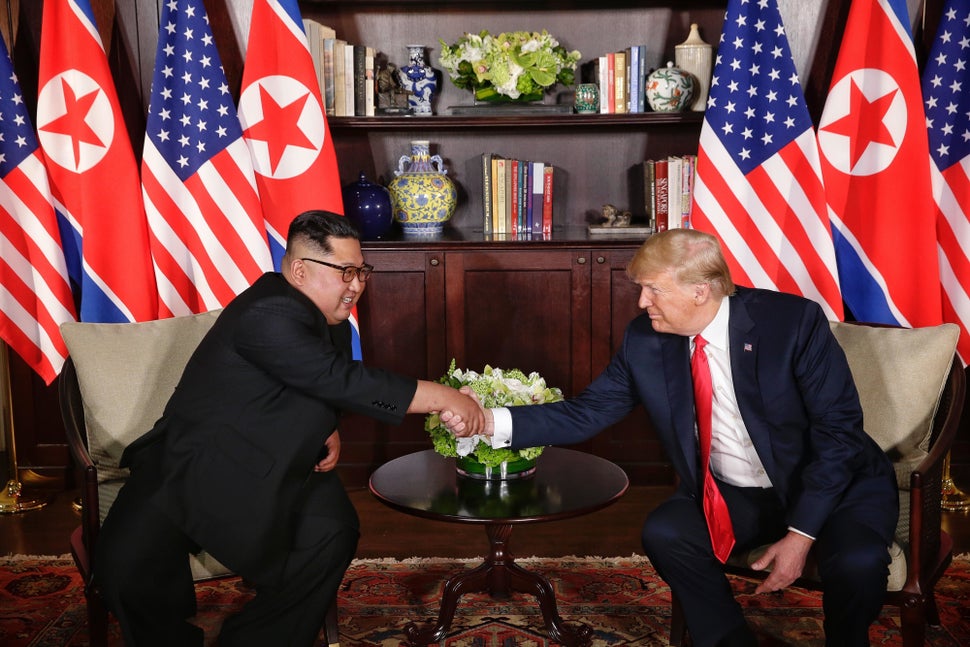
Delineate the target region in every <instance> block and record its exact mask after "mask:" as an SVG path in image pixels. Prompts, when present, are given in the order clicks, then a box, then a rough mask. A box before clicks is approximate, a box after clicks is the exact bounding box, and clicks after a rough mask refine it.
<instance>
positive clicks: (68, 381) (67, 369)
mask: <svg viewBox="0 0 970 647" xmlns="http://www.w3.org/2000/svg"><path fill="white" fill-rule="evenodd" d="M58 400H59V403H60V408H61V417H62V418H63V419H64V429H65V435H66V437H67V445H68V448H69V449H70V451H71V456H73V458H74V461H75V462H76V463H77V465H78V467H79V468H80V470H81V540H82V542H83V543H82V546H88V547H90V546H94V545H95V542H96V541H97V539H98V530H99V528H100V527H101V518H100V498H99V496H98V466H97V465H95V463H94V461H93V460H92V459H91V454H90V453H89V452H88V446H87V433H86V428H85V425H84V404H83V402H82V401H81V390H80V387H79V386H78V380H77V372H76V370H75V368H74V362H73V361H71V358H70V357H68V358H67V361H66V362H65V363H64V368H63V370H62V371H61V375H60V379H59V380H58ZM71 538H72V542H71V543H72V549H74V546H73V545H74V541H73V540H74V535H72V537H71ZM76 553H77V551H76V550H75V555H74V557H75V559H76V560H80V559H82V558H83V559H84V561H85V562H87V558H88V556H80V555H77V554H76Z"/></svg>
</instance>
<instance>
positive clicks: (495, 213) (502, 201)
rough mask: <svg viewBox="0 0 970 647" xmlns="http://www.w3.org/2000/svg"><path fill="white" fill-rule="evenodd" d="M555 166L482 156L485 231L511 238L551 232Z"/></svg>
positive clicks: (542, 234) (530, 236) (522, 237)
mask: <svg viewBox="0 0 970 647" xmlns="http://www.w3.org/2000/svg"><path fill="white" fill-rule="evenodd" d="M553 171H554V167H553V166H552V165H550V164H545V163H543V162H532V161H527V160H518V159H508V158H506V157H503V156H501V155H497V154H495V153H482V212H483V213H482V231H483V232H484V233H485V234H486V235H504V236H507V237H508V238H509V239H512V240H514V239H525V238H532V237H533V236H536V237H538V236H548V235H549V234H551V233H552V179H553Z"/></svg>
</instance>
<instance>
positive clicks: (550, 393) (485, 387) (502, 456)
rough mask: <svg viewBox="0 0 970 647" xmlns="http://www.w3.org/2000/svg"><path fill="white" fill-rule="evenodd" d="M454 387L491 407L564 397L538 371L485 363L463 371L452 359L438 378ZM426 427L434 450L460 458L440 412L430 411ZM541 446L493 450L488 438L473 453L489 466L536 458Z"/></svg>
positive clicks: (515, 405) (511, 405) (456, 443)
mask: <svg viewBox="0 0 970 647" xmlns="http://www.w3.org/2000/svg"><path fill="white" fill-rule="evenodd" d="M438 381H439V382H440V383H441V384H447V385H448V386H451V387H454V388H456V389H457V388H460V387H462V386H468V387H470V388H471V389H472V390H473V391H474V392H475V393H476V394H477V395H478V398H479V400H481V402H482V405H483V406H485V407H488V408H491V407H519V406H526V405H530V404H543V403H546V402H558V401H559V400H562V399H563V398H562V391H561V390H560V389H558V388H555V387H550V386H548V385H547V384H546V380H545V379H544V378H543V377H542V376H541V375H539V374H538V373H536V372H532V373H530V374H529V375H526V374H525V373H523V372H522V371H520V370H519V369H517V368H513V369H504V370H503V369H500V368H492V367H491V366H488V365H486V366H485V368H484V369H483V370H482V372H481V373H476V372H475V371H463V370H461V369H460V368H456V367H455V360H454V359H452V360H451V365H450V366H449V367H448V371H447V372H446V373H445V374H444V375H443V376H442V377H441V379H439V380H438ZM424 428H425V430H426V431H427V432H428V434H429V435H430V436H431V442H432V443H433V444H434V450H435V451H436V452H437V453H439V454H441V455H442V456H449V457H457V456H458V441H457V440H456V439H455V437H454V435H453V434H452V433H451V432H450V431H448V428H447V427H445V426H444V425H443V424H442V423H441V419H440V418H439V416H438V414H429V415H428V416H427V418H425V421H424ZM542 449H543V448H542V447H528V448H526V449H519V450H512V449H504V448H503V449H493V448H492V447H491V445H489V444H488V442H487V441H484V440H479V441H478V444H477V445H476V446H475V449H474V451H473V452H472V454H471V455H472V456H474V457H475V459H476V460H478V461H479V462H481V463H482V464H484V465H487V466H489V467H497V466H498V465H500V464H501V463H503V462H505V461H515V460H519V459H522V458H524V459H533V458H537V457H538V456H539V455H540V454H541V453H542Z"/></svg>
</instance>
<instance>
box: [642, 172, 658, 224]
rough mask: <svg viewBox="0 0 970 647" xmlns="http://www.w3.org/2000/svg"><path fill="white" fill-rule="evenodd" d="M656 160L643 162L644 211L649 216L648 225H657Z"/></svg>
mask: <svg viewBox="0 0 970 647" xmlns="http://www.w3.org/2000/svg"><path fill="white" fill-rule="evenodd" d="M655 165H656V162H655V161H653V160H646V161H645V162H644V163H643V213H644V214H645V215H646V217H647V225H649V226H650V227H652V228H654V229H656V227H657V187H656V181H657V177H656V175H655V174H654V172H655V169H654V167H655Z"/></svg>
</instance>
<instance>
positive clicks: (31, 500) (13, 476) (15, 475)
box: [0, 344, 49, 514]
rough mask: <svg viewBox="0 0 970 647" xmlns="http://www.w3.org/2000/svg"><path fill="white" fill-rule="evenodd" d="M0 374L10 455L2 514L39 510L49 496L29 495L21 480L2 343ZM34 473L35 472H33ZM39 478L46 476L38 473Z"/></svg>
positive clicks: (6, 354) (5, 350) (2, 493)
mask: <svg viewBox="0 0 970 647" xmlns="http://www.w3.org/2000/svg"><path fill="white" fill-rule="evenodd" d="M0 347H2V348H0V364H2V366H0V371H2V372H0V375H3V376H4V377H5V379H6V388H5V389H4V390H3V402H2V405H3V416H4V418H3V420H4V427H5V428H6V430H7V434H6V446H7V456H9V457H10V466H9V472H8V476H7V478H8V480H7V485H6V487H4V488H3V491H0V514H14V513H18V512H27V511H29V510H38V509H40V508H43V507H44V506H45V505H47V502H48V500H49V498H48V497H41V496H29V495H28V494H27V493H25V492H24V486H23V483H21V482H20V469H19V468H18V467H17V443H16V440H15V437H14V430H13V409H12V404H13V397H12V394H11V387H10V355H9V352H10V351H9V349H8V348H7V345H6V344H0ZM31 474H33V472H31ZM37 478H38V479H43V478H44V477H42V476H40V475H37Z"/></svg>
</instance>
